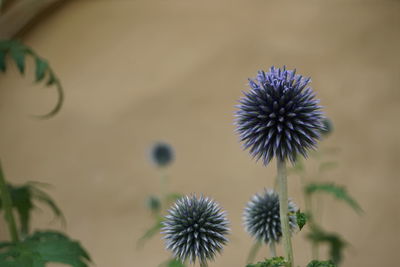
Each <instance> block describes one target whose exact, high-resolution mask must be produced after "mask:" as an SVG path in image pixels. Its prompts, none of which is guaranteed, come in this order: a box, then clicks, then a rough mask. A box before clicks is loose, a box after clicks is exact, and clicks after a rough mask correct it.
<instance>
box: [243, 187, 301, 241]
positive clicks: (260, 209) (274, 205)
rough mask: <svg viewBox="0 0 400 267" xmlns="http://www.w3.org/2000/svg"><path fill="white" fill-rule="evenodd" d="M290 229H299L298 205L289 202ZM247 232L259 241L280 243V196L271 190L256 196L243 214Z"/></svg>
mask: <svg viewBox="0 0 400 267" xmlns="http://www.w3.org/2000/svg"><path fill="white" fill-rule="evenodd" d="M288 210H289V228H290V230H291V231H292V232H293V231H294V230H296V228H297V223H296V211H297V207H296V205H295V204H294V203H293V202H292V201H291V200H289V202H288ZM243 219H244V225H245V228H246V231H247V232H248V233H249V234H250V235H251V236H253V237H255V238H256V239H257V240H258V241H264V242H265V243H270V242H276V243H277V242H279V240H280V239H281V237H282V229H281V221H280V215H279V196H278V194H277V193H276V192H275V191H273V190H271V189H269V190H264V192H263V193H261V194H255V195H254V196H253V197H252V198H251V200H250V201H249V202H248V203H247V206H246V208H245V210H244V214H243Z"/></svg>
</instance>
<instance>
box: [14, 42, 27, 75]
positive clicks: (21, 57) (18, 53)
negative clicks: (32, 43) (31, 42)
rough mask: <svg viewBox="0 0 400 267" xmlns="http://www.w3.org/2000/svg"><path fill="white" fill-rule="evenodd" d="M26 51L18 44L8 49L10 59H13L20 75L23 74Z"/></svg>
mask: <svg viewBox="0 0 400 267" xmlns="http://www.w3.org/2000/svg"><path fill="white" fill-rule="evenodd" d="M26 53H27V49H26V48H25V47H23V46H20V45H19V44H17V43H15V44H14V45H13V46H11V48H10V54H11V57H12V59H14V62H15V64H16V65H17V68H18V70H19V72H20V73H21V74H24V73H25V55H26Z"/></svg>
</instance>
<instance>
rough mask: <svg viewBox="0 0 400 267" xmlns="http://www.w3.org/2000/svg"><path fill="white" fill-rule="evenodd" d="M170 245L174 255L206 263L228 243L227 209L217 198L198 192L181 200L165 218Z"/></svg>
mask: <svg viewBox="0 0 400 267" xmlns="http://www.w3.org/2000/svg"><path fill="white" fill-rule="evenodd" d="M163 225H164V226H163V229H162V230H163V234H165V236H164V239H165V241H166V243H165V244H166V248H167V249H168V250H171V251H172V253H173V254H174V257H175V258H177V259H179V260H181V261H182V262H184V261H185V260H186V259H189V260H190V262H191V263H195V261H196V259H198V260H199V262H200V264H201V265H202V266H206V265H207V260H213V259H214V257H215V254H216V253H217V252H218V253H220V252H221V250H222V246H223V245H225V244H226V243H227V241H228V240H227V238H226V235H227V234H228V231H229V228H228V220H227V219H226V215H225V212H223V211H222V210H221V208H220V207H219V205H218V204H217V203H216V202H214V201H213V200H211V199H209V198H207V197H203V196H200V197H199V198H198V197H196V196H195V195H192V196H185V197H182V198H180V199H179V200H177V202H176V203H175V205H174V206H173V207H172V208H171V209H170V210H169V211H168V215H167V216H166V217H165V221H164V222H163Z"/></svg>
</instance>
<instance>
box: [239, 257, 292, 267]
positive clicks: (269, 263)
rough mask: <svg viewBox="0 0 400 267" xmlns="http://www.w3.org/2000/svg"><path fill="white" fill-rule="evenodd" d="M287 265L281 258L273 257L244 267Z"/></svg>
mask: <svg viewBox="0 0 400 267" xmlns="http://www.w3.org/2000/svg"><path fill="white" fill-rule="evenodd" d="M287 264H288V262H287V261H286V260H285V259H284V258H283V257H274V258H271V259H266V260H265V261H262V262H258V263H256V264H247V265H246V267H281V266H286V265H287Z"/></svg>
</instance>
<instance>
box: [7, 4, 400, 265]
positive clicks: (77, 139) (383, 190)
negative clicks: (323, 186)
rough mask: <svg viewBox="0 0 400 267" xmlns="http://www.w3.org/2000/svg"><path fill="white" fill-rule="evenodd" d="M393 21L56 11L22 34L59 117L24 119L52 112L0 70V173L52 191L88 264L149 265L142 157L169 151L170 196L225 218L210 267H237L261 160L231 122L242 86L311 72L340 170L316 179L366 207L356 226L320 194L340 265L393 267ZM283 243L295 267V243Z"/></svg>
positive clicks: (353, 15)
mask: <svg viewBox="0 0 400 267" xmlns="http://www.w3.org/2000/svg"><path fill="white" fill-rule="evenodd" d="M398 14H400V2H399V1H384V0H381V1H344V0H343V1H324V0H320V1H276V2H272V1H261V0H260V1H255V0H252V1H232V0H229V1H228V0H226V1H225V0H223V1H221V0H220V1H208V0H206V1H193V0H185V1H183V0H165V1H154V0H137V1H133V0H132V1H122V0H120V1H111V0H109V1H95V0H86V1H78V0H77V1H70V2H68V3H66V4H65V5H63V6H61V7H60V8H58V9H57V10H55V11H53V13H52V14H49V15H48V16H47V17H45V18H44V19H42V20H41V21H40V23H38V24H37V25H36V26H35V27H34V28H32V29H31V30H30V31H29V32H28V33H26V34H25V35H24V36H23V41H24V42H25V43H26V44H28V45H30V46H32V47H33V48H34V49H35V50H36V51H37V52H38V53H39V54H41V55H43V56H44V57H46V58H48V59H49V61H50V63H51V65H52V66H53V68H54V69H55V71H56V72H57V73H58V75H59V77H60V78H61V80H62V82H63V85H64V87H65V90H66V102H65V106H64V107H63V109H62V111H61V113H60V114H59V115H57V116H56V117H55V118H53V119H50V120H46V121H37V120H35V119H31V118H30V117H29V114H38V113H41V112H42V113H44V112H46V110H47V109H49V108H50V107H51V106H52V104H53V103H54V98H55V93H54V90H52V89H42V88H40V86H32V79H31V77H32V73H28V74H27V76H28V77H27V78H26V79H21V78H20V77H19V75H18V74H17V73H16V70H15V68H14V69H12V70H10V71H9V72H7V75H2V74H1V77H0V87H1V90H0V96H1V98H0V111H1V112H0V125H1V129H2V130H1V131H0V151H1V158H2V164H3V166H4V169H5V172H6V174H7V177H8V178H9V179H10V180H11V181H12V182H14V183H22V182H24V181H26V180H40V181H43V182H47V183H51V184H53V185H54V189H52V190H51V193H52V195H53V196H54V198H55V199H56V200H57V202H58V203H59V205H60V206H61V207H62V209H63V210H64V212H65V215H66V217H67V220H68V225H67V228H66V231H67V232H68V233H69V234H70V235H71V236H73V237H75V238H79V239H81V241H82V243H83V244H84V245H85V246H86V247H87V248H88V250H89V251H90V253H91V255H92V257H93V259H94V261H95V262H96V264H97V265H96V266H99V267H110V266H118V267H119V266H121V267H128V266H144V267H147V266H148V267H153V266H157V264H158V263H160V262H161V261H163V260H164V259H166V258H167V257H168V255H169V253H168V252H166V251H164V249H163V246H162V242H161V241H160V236H157V237H156V238H154V239H153V240H152V241H150V242H149V243H148V244H147V245H146V246H145V248H144V249H142V250H136V240H137V239H138V238H139V237H140V235H141V234H142V233H143V231H144V230H145V229H146V228H147V227H148V226H149V225H150V223H151V222H152V221H151V217H150V214H149V212H148V211H147V210H146V209H145V207H144V204H143V203H144V199H145V198H146V196H147V195H149V194H151V193H152V192H158V191H159V185H158V177H157V175H158V174H157V172H156V171H155V170H154V169H153V168H152V166H151V165H150V164H149V163H148V160H147V155H146V149H147V148H148V146H149V144H151V143H152V142H153V141H156V140H159V139H162V140H166V141H169V142H170V143H171V144H173V145H174V147H175V149H176V154H177V160H176V162H175V163H174V165H173V166H172V167H171V168H170V169H169V170H168V174H169V176H170V177H171V184H170V188H171V190H174V191H179V192H184V193H191V192H203V193H204V194H206V195H210V196H212V197H213V198H215V199H216V200H218V201H219V202H220V204H221V205H222V206H223V207H224V208H225V209H226V210H227V211H228V213H229V218H230V220H231V222H232V225H231V228H232V231H233V234H232V235H231V242H230V243H229V245H228V246H227V247H226V249H225V251H224V254H223V255H222V256H219V257H218V258H217V260H216V262H214V263H212V264H210V267H211V266H244V264H243V263H244V261H245V258H246V254H247V250H248V248H249V246H250V244H251V239H250V237H248V235H247V234H246V233H245V232H244V230H243V228H242V222H241V213H242V208H243V207H244V205H245V203H246V202H247V201H248V199H249V198H250V196H251V195H252V194H253V193H255V192H257V191H260V190H262V188H263V187H264V186H271V185H272V183H273V177H274V175H275V165H274V164H271V166H269V167H268V168H264V167H263V166H261V164H256V163H254V162H253V161H252V160H251V159H250V157H249V156H248V154H247V152H243V151H241V147H240V145H239V144H238V142H237V137H236V136H235V134H234V126H233V125H232V121H233V115H232V114H233V111H234V105H235V101H236V100H237V99H238V98H239V97H240V95H241V90H243V89H245V88H246V82H247V81H246V79H247V77H253V76H254V75H255V73H256V71H257V70H258V69H261V68H263V69H266V68H268V67H269V66H270V65H272V64H274V65H276V66H282V65H283V64H286V65H288V67H290V68H293V67H296V68H297V69H298V72H299V73H303V74H305V75H310V76H312V78H313V83H312V85H313V88H314V89H315V90H316V92H317V94H318V97H319V98H320V99H321V100H322V104H323V105H324V106H325V107H326V109H325V111H326V114H327V115H328V116H329V117H331V118H332V119H333V121H334V123H335V128H336V129H335V133H334V135H333V136H332V137H330V138H329V139H327V140H326V141H324V144H323V146H324V147H331V146H336V147H340V148H341V151H340V154H339V156H336V159H338V161H339V168H337V169H336V170H334V171H332V172H330V173H329V174H327V175H326V176H325V177H324V180H333V181H335V182H336V183H339V184H345V185H346V186H347V187H348V189H349V191H350V192H351V194H352V195H353V196H354V197H355V198H356V199H358V200H359V202H360V203H361V205H362V206H363V208H364V209H365V211H366V213H365V215H363V216H361V217H359V216H358V215H356V214H354V212H353V211H351V210H350V209H349V208H348V207H346V206H345V205H344V204H343V203H340V202H336V201H333V200H332V198H326V199H325V200H324V207H325V212H324V214H323V222H324V225H325V226H326V228H327V229H331V230H336V231H340V232H341V233H343V234H344V235H345V236H346V237H347V239H348V240H349V242H350V243H351V244H352V246H351V247H350V248H349V249H348V250H347V252H346V262H345V264H344V265H343V266H349V267H350V266H352V267H355V266H363V267H368V266H371V267H372V266H398V260H397V253H398V249H397V248H398V247H399V245H400V244H399V241H400V232H399V223H400V218H399V215H400V214H399V208H398V206H399V199H398V194H399V193H398V192H399V185H400V184H399V175H398V168H399V163H400V162H399V160H398V158H399V155H400V147H399V143H400V142H399V140H398V138H399V136H400V135H399V134H400V132H399V130H400V126H399V119H398V116H399V111H400V106H399V101H400V88H399V84H400V73H399V70H400V52H399V47H400V28H399V27H400V16H399V15H398ZM289 180H290V195H291V196H292V197H293V199H294V200H295V201H296V202H297V203H298V204H299V205H300V206H301V207H302V206H304V205H303V202H302V199H301V195H300V194H299V192H300V190H299V188H300V183H299V179H298V178H297V177H295V176H293V177H290V179H289ZM36 215H37V216H36V220H35V226H36V227H41V228H45V227H54V228H56V229H57V228H60V227H59V224H57V223H53V224H49V223H48V222H49V221H50V220H51V217H50V215H48V212H47V210H44V212H42V213H40V212H37V214H36ZM1 233H2V234H1V235H2V236H3V237H4V236H5V230H4V229H1ZM294 246H295V258H296V260H297V263H298V264H301V265H302V266H304V265H305V263H306V261H307V260H308V259H309V257H310V252H309V247H308V245H305V242H304V233H301V234H299V235H296V237H295V238H294ZM261 254H263V255H267V252H266V249H264V250H262V253H261ZM261 254H260V259H261V258H262V256H263V255H261Z"/></svg>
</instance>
